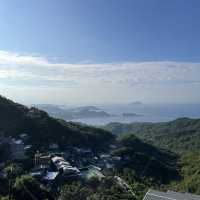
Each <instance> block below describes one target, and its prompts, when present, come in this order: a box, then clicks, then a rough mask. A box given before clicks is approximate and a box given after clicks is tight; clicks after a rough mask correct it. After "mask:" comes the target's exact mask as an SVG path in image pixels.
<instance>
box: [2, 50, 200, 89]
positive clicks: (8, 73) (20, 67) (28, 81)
mask: <svg viewBox="0 0 200 200" xmlns="http://www.w3.org/2000/svg"><path fill="white" fill-rule="evenodd" d="M199 74H200V63H190V62H170V61H160V62H122V63H101V64H100V63H91V62H89V63H84V62H83V63H77V64H69V63H55V62H53V61H51V60H50V59H48V58H46V57H38V56H33V55H21V54H18V53H12V52H6V51H0V84H8V85H10V86H12V85H13V86H16V85H21V86H24V87H30V86H32V87H34V86H36V87H38V86H41V87H44V86H45V87H63V88H65V87H85V86H90V87H92V86H93V87H100V86H102V87H117V86H128V87H132V86H134V85H138V84H139V85H142V84H158V85H159V84H169V85H170V84H172V85H173V84H193V83H200V76H199Z"/></svg>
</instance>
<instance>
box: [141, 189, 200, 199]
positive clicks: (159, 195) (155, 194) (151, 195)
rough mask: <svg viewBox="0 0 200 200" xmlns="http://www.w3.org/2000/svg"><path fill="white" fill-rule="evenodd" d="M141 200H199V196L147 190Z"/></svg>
mask: <svg viewBox="0 0 200 200" xmlns="http://www.w3.org/2000/svg"><path fill="white" fill-rule="evenodd" d="M143 200H200V195H194V194H189V193H179V192H173V191H167V192H159V191H156V190H149V191H148V192H147V193H146V195H145V196H144V199H143Z"/></svg>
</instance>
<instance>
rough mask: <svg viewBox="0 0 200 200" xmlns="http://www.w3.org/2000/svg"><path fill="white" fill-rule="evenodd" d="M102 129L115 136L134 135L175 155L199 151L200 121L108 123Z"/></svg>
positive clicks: (187, 119)
mask: <svg viewBox="0 0 200 200" xmlns="http://www.w3.org/2000/svg"><path fill="white" fill-rule="evenodd" d="M104 128H105V129H106V130H109V131H111V132H112V133H114V134H116V135H123V134H134V135H136V136H138V137H139V138H141V139H143V140H145V141H147V142H149V143H151V144H154V145H157V146H159V147H162V148H165V149H169V150H172V151H174V152H176V153H183V152H190V151H199V150H200V119H189V118H180V119H177V120H174V121H171V122H162V123H130V124H121V123H110V124H108V125H106V126H105V127H104Z"/></svg>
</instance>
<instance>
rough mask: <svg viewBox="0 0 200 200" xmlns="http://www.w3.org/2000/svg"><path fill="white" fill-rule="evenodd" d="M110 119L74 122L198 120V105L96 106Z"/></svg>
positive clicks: (103, 123)
mask: <svg viewBox="0 0 200 200" xmlns="http://www.w3.org/2000/svg"><path fill="white" fill-rule="evenodd" d="M97 107H98V108H101V109H102V110H103V111H105V112H107V113H109V114H111V115H112V116H111V117H96V118H82V119H76V120H74V121H76V122H81V123H84V124H88V125H94V126H99V125H105V124H108V123H111V122H120V123H131V122H167V121H172V120H175V119H177V118H182V117H188V118H200V103H193V104H192V103H190V104H175V103H174V104H172V103H171V104H160V103H157V104H156V103H152V104H145V103H143V104H118V105H98V106H97ZM123 113H134V114H136V115H135V116H123Z"/></svg>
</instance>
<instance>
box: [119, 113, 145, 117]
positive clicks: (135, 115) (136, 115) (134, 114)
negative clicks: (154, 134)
mask: <svg viewBox="0 0 200 200" xmlns="http://www.w3.org/2000/svg"><path fill="white" fill-rule="evenodd" d="M122 116H123V117H141V116H143V115H141V114H137V113H123V114H122Z"/></svg>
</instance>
